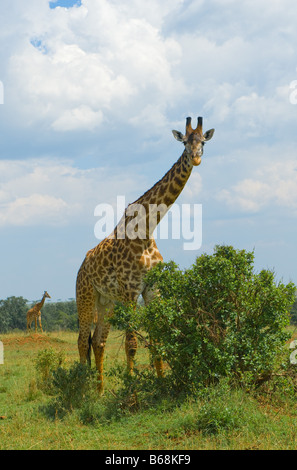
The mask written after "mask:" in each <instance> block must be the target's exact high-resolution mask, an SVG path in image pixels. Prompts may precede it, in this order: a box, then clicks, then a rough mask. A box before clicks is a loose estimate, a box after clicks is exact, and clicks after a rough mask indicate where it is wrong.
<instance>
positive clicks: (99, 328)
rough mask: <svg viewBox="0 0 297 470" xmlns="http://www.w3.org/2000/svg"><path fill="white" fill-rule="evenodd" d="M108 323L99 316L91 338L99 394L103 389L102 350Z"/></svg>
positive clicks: (107, 331)
mask: <svg viewBox="0 0 297 470" xmlns="http://www.w3.org/2000/svg"><path fill="white" fill-rule="evenodd" d="M109 329H110V324H109V323H108V322H104V319H103V318H102V317H101V318H100V317H99V318H98V321H97V325H96V328H95V331H94V335H93V338H92V348H93V351H94V356H95V363H96V368H97V371H98V391H99V393H100V395H102V394H103V391H104V383H103V360H104V350H105V345H106V340H107V336H108V333H109Z"/></svg>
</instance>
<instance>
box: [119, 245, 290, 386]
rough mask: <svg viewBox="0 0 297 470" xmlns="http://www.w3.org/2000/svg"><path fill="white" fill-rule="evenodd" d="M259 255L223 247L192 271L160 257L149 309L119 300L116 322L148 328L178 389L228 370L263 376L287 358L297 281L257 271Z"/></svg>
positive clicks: (257, 379)
mask: <svg viewBox="0 0 297 470" xmlns="http://www.w3.org/2000/svg"><path fill="white" fill-rule="evenodd" d="M253 261H254V254H253V253H252V252H247V251H245V250H236V249H234V248H233V247H231V246H217V247H215V251H214V254H213V255H202V256H200V257H199V258H197V259H196V262H195V263H194V264H193V266H192V267H191V268H189V269H187V270H185V271H181V270H180V269H179V268H178V266H177V265H176V264H175V263H173V262H170V263H167V264H158V265H157V266H156V267H155V268H154V269H153V270H151V271H150V272H149V273H148V275H147V278H146V283H147V284H148V285H149V286H151V287H152V288H155V289H157V290H158V292H159V295H158V296H156V297H155V299H154V300H153V301H152V302H151V303H150V304H149V305H148V306H146V307H144V308H138V309H133V308H132V307H129V306H128V308H127V307H126V308H124V307H119V306H118V307H117V314H116V315H115V317H114V318H115V319H114V322H115V323H116V322H117V321H119V324H120V326H121V327H124V325H125V324H126V326H127V327H129V328H134V329H135V330H144V331H145V333H146V340H147V342H149V338H151V339H152V341H151V342H150V345H151V350H152V352H153V353H154V355H157V356H161V357H163V359H164V360H165V361H166V362H167V363H168V364H169V366H170V375H171V378H172V381H174V383H175V384H176V386H177V388H178V389H184V390H185V389H186V390H188V391H189V392H190V391H191V390H196V389H197V387H199V385H205V384H209V383H211V382H213V381H216V380H219V378H221V377H226V376H228V377H231V376H232V377H234V378H237V379H239V380H241V379H242V378H243V377H244V378H245V380H246V378H247V377H249V379H250V381H252V382H254V383H257V382H259V383H260V382H261V381H263V380H265V379H266V378H267V377H269V376H270V375H271V374H272V373H273V371H275V370H276V369H277V367H278V366H279V365H280V361H281V357H282V352H283V350H284V345H285V342H286V340H287V339H288V337H289V335H288V334H287V332H286V327H287V325H288V324H289V321H290V313H289V312H290V308H291V305H292V303H293V301H294V299H295V295H294V294H295V286H294V284H293V283H289V284H287V285H284V284H283V283H281V282H279V283H278V284H277V283H276V282H275V279H274V274H273V272H271V271H269V270H262V271H261V272H260V273H258V274H255V273H254V271H253ZM121 312H122V314H121Z"/></svg>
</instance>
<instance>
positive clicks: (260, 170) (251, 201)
mask: <svg viewBox="0 0 297 470" xmlns="http://www.w3.org/2000/svg"><path fill="white" fill-rule="evenodd" d="M293 155H294V152H293V151H292V150H290V149H284V148H280V147H277V148H275V149H273V150H271V149H266V151H264V152H263V149H261V150H260V149H258V151H256V152H255V154H254V155H253V156H251V157H250V159H249V160H247V161H248V162H249V165H250V170H249V172H248V174H249V176H248V177H246V178H243V179H239V180H238V182H237V183H236V184H235V185H232V186H231V187H230V188H228V189H227V188H226V187H225V188H223V189H220V190H219V191H218V192H217V193H216V199H217V200H219V201H222V202H224V203H226V204H227V205H228V206H229V207H230V208H231V209H232V210H234V211H236V212H238V211H240V212H242V213H250V214H253V213H264V212H266V213H267V211H271V210H272V211H274V213H275V216H276V217H277V215H278V214H282V215H283V214H284V211H285V212H286V213H287V216H288V217H295V216H296V214H297V162H296V159H295V158H294V157H293Z"/></svg>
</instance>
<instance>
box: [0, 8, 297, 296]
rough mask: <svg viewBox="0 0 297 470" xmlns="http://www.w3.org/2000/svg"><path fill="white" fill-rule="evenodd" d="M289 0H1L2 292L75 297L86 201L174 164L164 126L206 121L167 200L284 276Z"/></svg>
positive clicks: (113, 196) (146, 183) (296, 222)
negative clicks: (193, 160)
mask: <svg viewBox="0 0 297 470" xmlns="http://www.w3.org/2000/svg"><path fill="white" fill-rule="evenodd" d="M296 24H297V8H296V4H295V2H294V1H293V0H257V1H256V0H242V1H241V2H238V1H237V0H236V1H235V0H207V1H206V0H170V1H169V0H162V1H160V0H159V1H158V0H151V1H150V2H149V3H148V2H146V1H144V0H81V1H74V0H68V1H67V0H58V1H51V2H49V1H47V0H27V1H26V2H24V0H11V1H10V2H4V4H3V5H2V6H1V30H0V45H1V47H0V141H1V144H0V239H1V246H0V266H1V268H0V299H5V298H7V297H10V296H22V297H24V298H26V299H28V300H30V301H31V300H35V299H40V298H41V296H42V294H43V292H44V290H47V291H48V292H49V294H50V295H51V296H52V300H53V301H55V300H58V299H62V300H67V299H69V298H74V297H75V280H76V274H77V271H78V269H79V267H80V264H81V263H82V261H83V259H84V256H85V254H86V252H87V251H88V250H89V249H90V248H93V247H94V246H95V245H97V244H98V243H99V241H100V240H99V239H98V238H97V237H96V230H94V229H95V227H96V223H97V222H98V216H96V215H95V214H96V211H95V209H96V207H97V206H98V205H101V204H109V205H111V207H114V208H115V207H116V203H117V198H118V197H119V196H121V197H122V198H123V197H124V198H125V201H126V204H128V203H130V202H133V201H134V200H136V199H137V198H138V197H139V196H141V195H142V194H143V193H144V192H145V191H146V190H148V189H149V188H150V187H151V186H153V185H154V184H155V183H156V182H157V181H158V180H159V179H160V178H162V177H163V175H164V174H165V173H166V171H167V170H168V169H169V168H170V167H171V166H172V165H173V164H174V163H175V161H176V160H177V159H178V158H179V157H180V155H181V153H182V151H183V145H182V144H181V143H180V142H177V141H176V140H175V139H174V138H173V135H172V132H171V131H172V129H177V130H179V131H182V132H184V131H185V119H186V117H187V116H191V117H192V119H193V122H196V119H197V117H198V116H203V126H204V130H207V129H210V128H215V134H214V137H213V138H212V140H211V141H209V142H208V143H207V144H206V145H205V150H204V155H203V159H202V163H201V165H200V166H199V167H195V168H194V169H193V172H192V175H191V177H190V179H189V181H188V183H187V185H186V187H185V189H184V191H183V192H182V194H181V195H180V197H179V199H178V200H177V203H178V204H179V207H181V205H182V204H184V205H185V206H186V205H187V207H192V208H193V207H194V206H196V205H199V207H202V219H201V237H202V242H201V246H200V247H198V248H197V247H196V248H195V249H191V250H189V249H185V243H184V241H185V240H183V238H182V236H181V237H179V238H178V237H177V238H176V239H172V237H170V236H169V237H168V239H160V240H157V244H158V247H159V249H160V251H161V253H162V255H163V258H164V260H165V261H169V260H171V259H173V260H174V261H175V262H176V263H177V264H179V265H180V267H181V268H187V267H190V265H191V264H192V263H194V261H195V259H196V257H197V256H200V255H201V254H202V253H208V254H212V253H213V249H214V246H215V245H219V244H228V245H233V246H234V247H235V248H238V249H245V250H248V251H252V250H254V254H255V270H256V272H258V271H260V270H261V269H263V268H264V269H271V270H273V271H274V272H275V275H276V279H277V281H282V282H285V283H287V282H289V281H293V282H295V283H296V284H297V251H296V231H297V153H296V144H297V132H296V128H297V28H296Z"/></svg>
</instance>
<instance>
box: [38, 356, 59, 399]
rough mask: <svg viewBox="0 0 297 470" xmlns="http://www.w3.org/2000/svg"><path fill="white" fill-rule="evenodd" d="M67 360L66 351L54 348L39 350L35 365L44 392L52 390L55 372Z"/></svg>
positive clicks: (39, 383)
mask: <svg viewBox="0 0 297 470" xmlns="http://www.w3.org/2000/svg"><path fill="white" fill-rule="evenodd" d="M64 361H65V352H64V351H56V350H55V349H53V348H48V349H43V350H42V351H39V353H38V355H37V358H36V362H35V366H36V370H37V373H38V381H37V385H38V387H39V388H40V389H41V390H43V391H44V392H47V393H51V392H52V379H53V373H54V371H55V370H56V369H57V368H58V367H61V366H62V364H63V363H64Z"/></svg>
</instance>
